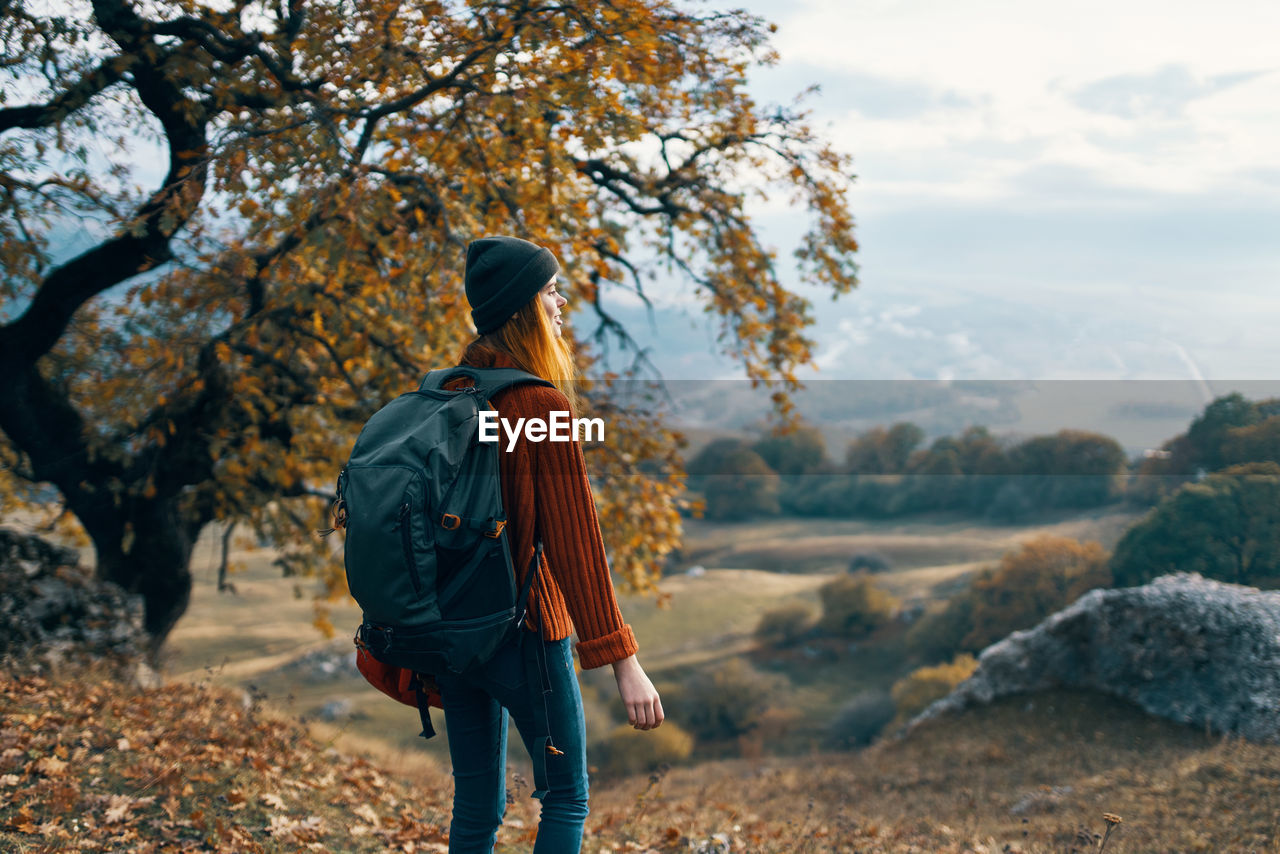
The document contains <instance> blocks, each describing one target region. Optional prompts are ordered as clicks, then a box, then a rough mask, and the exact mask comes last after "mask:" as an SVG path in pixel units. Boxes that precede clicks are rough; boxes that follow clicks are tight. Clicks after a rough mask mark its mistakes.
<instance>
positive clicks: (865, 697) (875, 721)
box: [827, 691, 897, 750]
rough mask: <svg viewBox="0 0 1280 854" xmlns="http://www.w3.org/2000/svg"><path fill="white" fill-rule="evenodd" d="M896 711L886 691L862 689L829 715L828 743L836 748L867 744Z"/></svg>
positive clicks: (846, 748)
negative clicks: (834, 712)
mask: <svg viewBox="0 0 1280 854" xmlns="http://www.w3.org/2000/svg"><path fill="white" fill-rule="evenodd" d="M896 711H897V707H896V706H895V705H894V702H893V697H892V696H890V694H889V692H888V691H864V692H862V693H861V694H858V695H857V696H855V697H854V698H853V699H852V700H850V701H849V702H848V703H846V704H845V705H844V706H843V707H842V708H841V709H840V711H839V712H837V713H836V716H835V717H834V718H832V719H831V723H830V724H828V726H827V743H828V745H829V746H831V747H832V748H834V749H836V750H850V749H852V748H855V747H863V746H865V745H868V744H870V743H871V740H872V739H874V738H875V737H876V736H877V735H879V734H880V731H881V730H883V729H884V728H885V727H886V726H887V725H888V724H889V722H890V721H891V720H893V716H894V713H895V712H896Z"/></svg>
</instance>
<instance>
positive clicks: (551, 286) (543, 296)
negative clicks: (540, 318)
mask: <svg viewBox="0 0 1280 854" xmlns="http://www.w3.org/2000/svg"><path fill="white" fill-rule="evenodd" d="M538 299H539V300H541V301H542V310H543V311H545V312H546V313H547V320H549V321H550V322H551V328H552V329H554V330H555V336H556V337H557V338H559V337H560V327H561V326H562V325H563V324H564V318H562V317H561V316H560V309H561V308H563V307H564V306H565V304H566V303H568V302H569V301H568V300H567V299H565V298H564V297H562V296H560V293H559V292H558V291H557V290H556V279H555V276H552V277H551V281H549V282H547V283H546V284H545V285H543V287H542V290H540V291H539V292H538Z"/></svg>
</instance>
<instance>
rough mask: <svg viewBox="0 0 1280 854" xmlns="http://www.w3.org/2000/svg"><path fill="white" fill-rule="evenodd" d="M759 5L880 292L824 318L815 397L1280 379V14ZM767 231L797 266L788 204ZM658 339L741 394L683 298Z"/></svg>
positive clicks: (1113, 6)
mask: <svg viewBox="0 0 1280 854" xmlns="http://www.w3.org/2000/svg"><path fill="white" fill-rule="evenodd" d="M741 5H745V7H746V8H748V9H749V10H751V11H753V12H755V13H757V14H760V15H762V16H764V17H766V18H767V19H769V20H772V21H773V22H775V23H776V24H777V25H778V32H777V34H776V36H775V42H774V43H775V46H776V48H777V49H778V52H779V54H780V57H781V59H780V62H779V63H778V64H777V65H776V66H775V67H773V68H769V69H765V70H761V71H759V72H758V73H756V74H755V75H754V77H753V78H752V82H751V88H752V91H753V93H754V94H755V95H756V96H757V98H759V99H760V100H762V101H766V102H787V101H789V100H790V99H791V97H792V96H793V95H794V94H796V93H798V92H799V91H801V90H803V89H804V88H805V87H807V86H809V85H811V84H818V85H819V86H820V91H819V92H818V93H817V94H816V95H815V96H813V97H811V98H810V100H809V101H808V102H807V103H808V104H809V106H810V108H811V109H812V111H813V115H812V120H813V123H814V125H815V126H816V127H817V128H818V129H820V130H821V131H822V132H823V133H824V135H825V136H826V138H827V139H829V140H831V141H832V142H833V143H834V144H835V145H836V146H837V147H838V148H840V149H842V150H844V151H846V152H848V153H849V154H851V155H852V156H853V160H854V167H855V172H856V173H857V181H856V184H855V186H854V189H853V191H852V193H851V196H850V200H851V205H852V208H853V212H854V215H855V218H856V221H857V236H858V239H859V242H860V245H861V248H860V251H859V253H858V264H859V266H860V275H859V278H860V285H859V287H858V288H857V289H856V290H855V291H854V292H853V293H852V294H850V295H848V296H846V297H843V298H841V299H840V300H839V301H837V302H835V303H834V304H832V303H831V302H830V301H829V300H828V299H826V298H823V297H819V299H818V301H817V302H816V303H815V307H816V309H817V314H818V316H819V322H818V324H817V325H816V326H815V328H814V330H813V335H814V337H815V339H816V341H817V342H818V349H817V358H816V361H817V365H818V371H817V372H815V373H809V374H807V376H810V377H821V378H826V379H879V380H903V379H928V380H944V381H946V380H963V379H984V380H992V379H1020V380H1155V379H1167V380H1188V381H1191V382H1193V383H1195V384H1196V385H1197V387H1198V388H1199V389H1200V390H1201V393H1202V394H1203V395H1205V396H1207V395H1208V394H1209V393H1220V392H1221V391H1222V390H1224V389H1226V388H1228V387H1230V386H1231V384H1232V383H1233V382H1234V381H1240V380H1272V379H1277V370H1276V365H1277V364H1280V335H1277V334H1276V332H1275V330H1277V329H1280V50H1277V49H1276V39H1275V34H1276V33H1278V32H1280V4H1275V3H1271V2H1230V1H1229V2H1224V3H1220V4H1214V5H1213V6H1212V7H1210V6H1207V5H1205V4H1203V3H1193V2H1146V0H1141V2H1136V1H1135V0H1120V2H1116V0H1112V2H1095V0H1084V2H1077V3H1072V4H1065V5H1064V4H1061V3H1047V2H1039V0H1035V2H1027V1H1026V0H1023V2H1003V0H970V2H966V3H944V2H939V0H862V2H840V0H798V2H786V3H783V2H773V0H749V2H746V3H744V4H741ZM755 214H756V216H757V218H758V222H759V223H760V224H761V229H762V233H763V235H764V237H765V240H766V241H767V242H770V243H772V244H774V245H776V246H778V247H779V248H781V249H784V250H785V249H786V248H787V247H788V246H789V245H790V241H792V240H793V239H794V237H795V231H794V226H793V223H794V222H795V221H796V217H795V215H794V213H793V212H791V211H789V210H788V209H787V205H786V202H785V200H781V199H780V200H778V201H777V202H771V203H768V204H764V205H761V206H759V207H758V208H757V209H756V210H755ZM787 277H790V278H792V279H794V278H795V277H794V274H793V273H791V272H789V271H785V272H784V278H787ZM632 317H634V318H637V319H639V318H642V317H643V315H642V314H641V313H639V312H638V311H637V312H634V313H633V314H632ZM654 319H655V321H656V322H654V323H653V324H650V325H647V326H646V324H645V323H644V322H639V323H633V325H634V326H635V327H636V329H637V331H638V332H639V333H640V337H641V339H642V341H643V342H644V343H646V344H648V345H650V346H652V347H653V354H654V358H655V361H657V363H658V364H659V365H660V366H662V367H664V368H665V369H666V370H667V372H668V373H672V372H674V373H675V374H676V375H679V376H695V375H696V376H699V377H702V378H713V377H717V378H718V377H729V376H734V375H735V374H736V373H737V371H736V369H735V367H734V366H733V365H732V364H731V363H730V362H729V361H727V360H726V359H723V358H718V357H715V356H713V355H712V354H711V349H712V348H711V344H712V342H713V339H714V334H713V330H712V329H710V328H709V324H708V323H707V321H706V320H705V316H704V315H702V314H701V312H699V311H687V310H686V307H685V306H684V304H683V302H682V300H681V298H679V297H677V296H670V297H666V298H663V299H662V301H661V304H660V308H659V311H658V312H657V313H656V315H655V318H654Z"/></svg>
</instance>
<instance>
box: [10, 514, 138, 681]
mask: <svg viewBox="0 0 1280 854" xmlns="http://www.w3.org/2000/svg"><path fill="white" fill-rule="evenodd" d="M145 649H146V635H145V633H144V632H143V630H142V600H141V597H138V596H131V595H129V594H126V593H125V592H124V591H123V590H121V589H120V588H119V587H118V586H117V585H115V584H111V583H110V582H106V581H99V580H97V579H96V578H94V577H93V574H92V573H91V572H90V571H89V570H87V569H84V568H82V567H80V566H79V555H78V554H77V553H76V552H75V550H74V549H67V548H62V547H60V546H55V545H53V544H51V543H49V542H47V541H45V540H43V539H41V538H39V537H36V536H31V535H29V534H21V533H18V532H16V531H13V530H10V529H7V528H0V662H3V664H4V665H5V666H7V667H10V668H14V667H20V666H25V665H32V664H34V665H37V666H40V665H43V666H53V665H56V664H58V663H59V662H61V661H64V660H66V659H68V658H72V657H87V658H90V659H97V658H105V657H108V656H114V657H117V658H121V659H135V658H138V657H140V656H141V655H142V654H143V651H144V650H145Z"/></svg>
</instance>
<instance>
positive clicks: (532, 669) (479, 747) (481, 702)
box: [436, 632, 587, 854]
mask: <svg viewBox="0 0 1280 854" xmlns="http://www.w3.org/2000/svg"><path fill="white" fill-rule="evenodd" d="M522 635H523V638H522V642H521V643H518V644H516V643H513V644H509V645H507V646H506V647H505V648H503V649H502V650H501V651H499V653H498V654H497V655H496V656H494V658H493V659H492V660H491V661H489V662H488V663H487V664H485V665H484V666H483V667H482V668H480V669H479V671H478V672H476V673H470V674H467V675H465V676H458V675H455V674H446V675H444V676H438V677H437V678H436V683H437V684H438V685H439V687H440V698H441V701H442V704H443V705H444V720H445V728H446V730H447V731H448V734H449V756H450V758H451V759H452V760H453V782H454V793H453V820H452V822H451V823H450V825H449V854H489V852H491V851H492V850H493V844H494V838H495V837H496V835H497V832H498V826H499V825H501V824H502V817H503V815H504V814H505V813H506V809H507V797H506V779H505V778H506V759H507V715H508V713H509V714H510V716H511V719H512V720H513V721H515V725H516V729H517V730H518V731H519V733H520V737H521V739H522V740H523V741H524V746H525V749H526V750H527V751H528V752H529V757H530V759H532V760H533V767H534V781H535V785H536V787H537V789H536V791H535V792H534V793H533V796H534V797H535V798H540V799H541V800H542V816H541V818H540V819H539V821H538V841H537V843H536V844H535V845H534V848H533V851H534V854H577V852H578V851H579V850H580V849H581V848H582V825H583V822H584V821H585V820H586V818H587V749H586V726H585V722H584V720H583V715H582V694H581V693H580V691H579V689H578V677H577V675H576V674H575V673H574V672H573V654H572V652H571V650H570V647H569V639H568V638H565V639H563V640H558V641H543V640H542V639H541V638H539V637H538V636H536V635H534V634H532V633H530V632H522ZM538 646H541V647H542V650H543V653H544V655H545V661H546V669H547V675H548V676H549V681H550V685H551V693H550V694H547V695H546V713H547V715H546V716H547V720H548V721H549V724H550V735H551V741H552V743H553V744H554V745H555V747H556V748H557V749H558V750H561V751H564V753H563V755H552V754H550V753H548V752H547V751H546V746H545V738H544V736H545V735H546V733H545V732H544V731H543V730H542V728H541V726H540V722H541V719H542V713H543V694H542V685H541V682H542V677H541V675H539V673H538V665H537V663H536V659H535V658H534V656H535V654H536V651H537V649H536V648H537V647H538Z"/></svg>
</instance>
